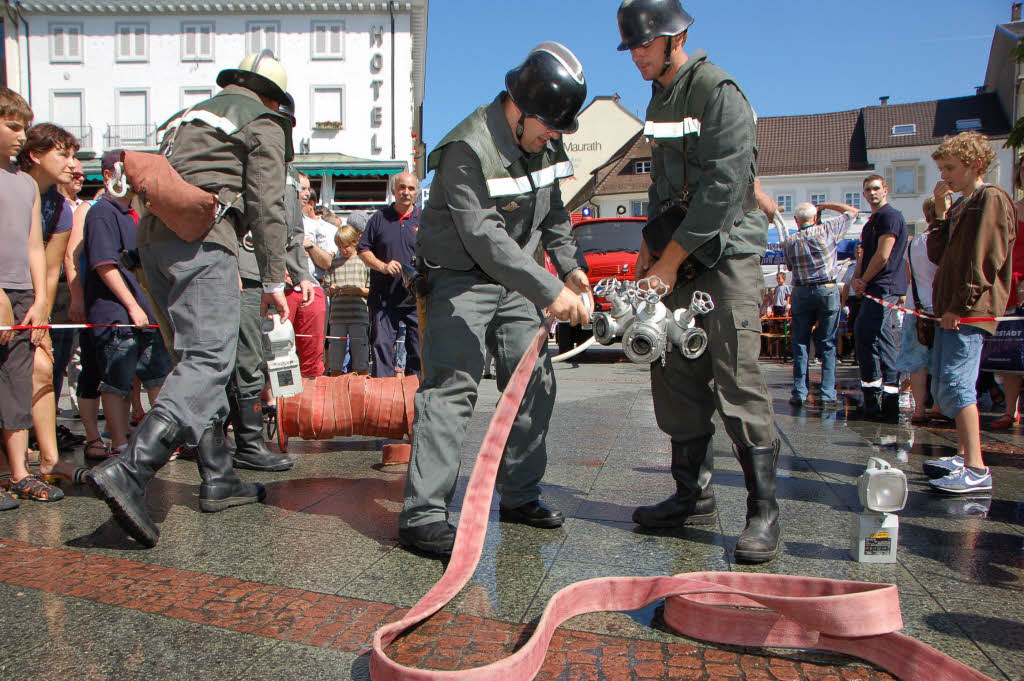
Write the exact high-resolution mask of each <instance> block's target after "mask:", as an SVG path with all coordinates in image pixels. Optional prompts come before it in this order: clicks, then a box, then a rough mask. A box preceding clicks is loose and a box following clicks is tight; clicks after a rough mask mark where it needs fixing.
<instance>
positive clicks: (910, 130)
mask: <svg viewBox="0 0 1024 681" xmlns="http://www.w3.org/2000/svg"><path fill="white" fill-rule="evenodd" d="M916 134H917V124H916V123H901V124H899V125H894V126H892V136H893V137H901V136H903V135H916Z"/></svg>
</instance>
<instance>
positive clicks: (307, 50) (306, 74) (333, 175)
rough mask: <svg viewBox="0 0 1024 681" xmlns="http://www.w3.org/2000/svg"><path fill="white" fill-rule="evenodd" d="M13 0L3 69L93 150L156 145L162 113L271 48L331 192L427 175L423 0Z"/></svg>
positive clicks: (358, 193) (355, 197)
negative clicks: (14, 30) (13, 31)
mask: <svg viewBox="0 0 1024 681" xmlns="http://www.w3.org/2000/svg"><path fill="white" fill-rule="evenodd" d="M16 4H17V9H19V10H20V14H21V17H22V19H23V23H22V26H21V30H20V32H19V34H18V40H17V43H18V44H17V53H16V55H14V56H13V57H12V55H11V53H10V51H11V50H10V42H8V50H7V51H8V58H7V62H8V69H7V71H8V73H7V77H8V83H9V85H10V87H12V88H13V89H15V90H18V91H19V92H21V94H22V95H23V96H25V97H26V98H27V99H30V104H31V106H32V108H33V110H34V111H35V114H36V121H37V122H39V121H47V120H48V121H52V122H54V123H57V124H60V125H62V126H64V127H66V128H68V129H69V130H72V131H73V132H74V133H75V134H77V135H78V136H79V137H80V139H81V141H82V149H83V151H84V152H92V154H94V155H95V156H99V155H101V154H102V152H103V151H104V150H107V149H114V148H137V149H152V148H155V147H156V145H157V143H158V140H156V139H155V135H154V133H155V130H156V128H157V126H159V125H160V124H161V123H162V122H164V121H165V120H167V119H168V118H169V117H170V116H171V115H172V114H174V113H175V112H177V111H179V110H180V109H183V108H186V107H188V106H191V105H192V104H195V103H196V102H199V101H201V100H203V99H205V98H207V97H210V96H212V95H213V94H215V93H216V92H217V90H218V89H219V88H218V87H217V85H216V78H217V74H218V73H219V72H220V71H221V70H222V69H225V68H234V67H236V66H237V65H238V63H239V62H240V61H241V60H242V58H243V57H244V56H245V55H247V54H251V53H254V52H260V51H262V50H264V49H269V50H271V51H272V52H273V53H274V55H275V56H276V57H277V58H278V59H279V60H280V61H281V62H282V63H283V64H284V66H285V68H286V70H287V73H288V91H289V92H290V93H291V94H292V96H293V97H294V98H295V104H296V118H297V125H296V128H295V131H294V135H293V137H294V144H295V149H296V154H297V155H296V165H297V167H299V168H300V169H302V170H304V171H305V172H307V173H308V174H310V175H311V176H312V177H313V178H314V180H319V183H316V182H315V184H318V187H319V189H320V191H321V195H322V199H323V203H325V204H328V205H330V204H334V205H335V207H341V208H342V209H343V210H344V209H345V208H349V209H352V208H355V207H373V206H375V205H382V204H384V203H385V202H386V200H387V198H388V197H387V195H386V188H385V183H383V182H382V179H383V178H385V177H386V176H387V175H389V174H391V173H394V172H398V171H400V170H405V169H411V170H413V171H414V172H416V174H417V175H419V176H422V158H423V147H422V143H421V141H420V140H421V139H422V134H421V130H422V104H423V90H424V72H425V56H426V27H427V9H428V0H401V1H398V2H394V1H392V2H387V1H379V0H378V1H373V0H371V1H364V2H348V1H342V0H274V1H267V0H250V1H242V0H230V1H227V0H191V1H179V0H147V1H146V2H138V1H124V0H103V2H96V1H93V0H63V1H61V2H57V1H54V0H21V2H18V3H16ZM26 34H27V39H26ZM8 37H9V36H8ZM87 168H88V166H87ZM92 172H96V171H95V169H93V171H92Z"/></svg>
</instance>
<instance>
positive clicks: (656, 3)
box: [618, 0, 693, 52]
mask: <svg viewBox="0 0 1024 681" xmlns="http://www.w3.org/2000/svg"><path fill="white" fill-rule="evenodd" d="M618 20H619V35H620V36H621V37H622V42H621V43H620V44H619V51H620V52H622V51H625V50H632V49H633V48H634V47H640V46H641V45H646V44H647V43H649V42H651V41H652V40H654V39H655V38H658V37H660V36H663V35H664V36H673V35H679V34H680V33H682V32H683V31H685V30H686V29H688V28H689V27H690V24H692V23H693V17H691V16H690V15H689V14H688V13H687V12H686V10H685V9H683V5H682V4H681V3H680V2H679V0H623V3H622V4H621V5H620V6H619V14H618Z"/></svg>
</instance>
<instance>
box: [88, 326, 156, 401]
mask: <svg viewBox="0 0 1024 681" xmlns="http://www.w3.org/2000/svg"><path fill="white" fill-rule="evenodd" d="M96 350H97V352H98V353H100V359H101V360H102V363H103V366H104V371H103V380H102V381H101V382H100V392H101V393H114V394H115V395H120V396H121V397H129V396H130V395H131V394H132V381H133V380H134V379H135V377H136V376H138V377H139V380H140V381H142V387H143V388H146V389H149V388H159V387H160V386H162V385H163V384H164V379H165V378H167V374H169V373H171V368H172V365H171V356H170V354H169V353H168V352H167V348H166V347H164V341H163V339H162V338H161V337H160V333H159V332H158V331H155V330H152V329H147V330H139V329H111V331H110V333H106V334H103V336H101V337H99V338H97V339H96Z"/></svg>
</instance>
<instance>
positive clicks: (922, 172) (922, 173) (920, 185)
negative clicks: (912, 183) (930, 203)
mask: <svg viewBox="0 0 1024 681" xmlns="http://www.w3.org/2000/svg"><path fill="white" fill-rule="evenodd" d="M927 172H928V168H927V167H926V166H924V165H919V166H918V167H917V177H916V178H915V179H916V180H917V193H918V194H924V193H925V192H926V191H927V189H926V188H925V185H924V183H925V180H926V179H927Z"/></svg>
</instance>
